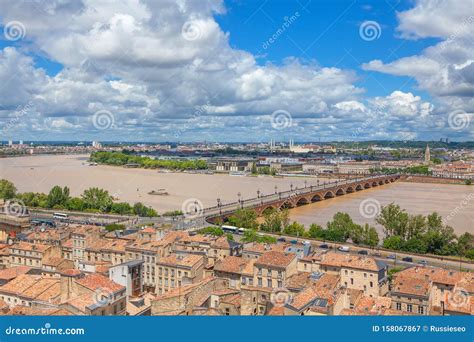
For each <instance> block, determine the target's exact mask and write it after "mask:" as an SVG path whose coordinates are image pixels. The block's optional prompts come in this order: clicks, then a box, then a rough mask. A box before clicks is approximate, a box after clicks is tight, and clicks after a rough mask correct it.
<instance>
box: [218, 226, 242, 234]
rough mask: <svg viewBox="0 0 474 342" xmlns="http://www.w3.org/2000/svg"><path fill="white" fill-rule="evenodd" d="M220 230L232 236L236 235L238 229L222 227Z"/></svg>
mask: <svg viewBox="0 0 474 342" xmlns="http://www.w3.org/2000/svg"><path fill="white" fill-rule="evenodd" d="M222 230H223V231H224V232H225V233H233V234H236V233H238V231H239V228H237V227H234V226H222Z"/></svg>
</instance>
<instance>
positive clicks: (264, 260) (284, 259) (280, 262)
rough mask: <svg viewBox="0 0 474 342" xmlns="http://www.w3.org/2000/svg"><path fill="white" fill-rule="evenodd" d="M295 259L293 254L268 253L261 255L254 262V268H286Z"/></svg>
mask: <svg viewBox="0 0 474 342" xmlns="http://www.w3.org/2000/svg"><path fill="white" fill-rule="evenodd" d="M295 259H296V255H295V254H292V253H290V254H285V253H282V252H276V251H270V252H266V253H263V254H262V255H261V256H260V257H259V258H258V259H257V261H256V262H255V265H256V266H260V265H262V266H268V267H287V266H288V265H289V264H290V263H291V262H292V261H293V260H295Z"/></svg>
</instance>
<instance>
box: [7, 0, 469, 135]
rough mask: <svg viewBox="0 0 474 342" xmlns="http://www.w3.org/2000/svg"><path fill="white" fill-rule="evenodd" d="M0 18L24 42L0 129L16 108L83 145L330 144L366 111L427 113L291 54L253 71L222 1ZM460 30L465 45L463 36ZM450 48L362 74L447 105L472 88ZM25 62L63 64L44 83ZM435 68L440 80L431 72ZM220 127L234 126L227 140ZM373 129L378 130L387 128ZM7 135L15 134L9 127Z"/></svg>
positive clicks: (415, 33)
mask: <svg viewBox="0 0 474 342" xmlns="http://www.w3.org/2000/svg"><path fill="white" fill-rule="evenodd" d="M416 8H417V7H415V9H416ZM415 9H414V10H413V11H414V12H413V13H412V14H410V13H401V14H400V21H401V23H400V28H399V29H400V32H401V35H402V36H406V37H408V36H410V39H412V38H424V37H426V36H432V35H441V34H443V37H449V35H450V34H452V32H453V31H449V32H448V31H446V32H443V33H441V31H440V32H437V31H430V30H429V29H428V28H427V26H429V24H428V23H427V22H425V21H424V20H422V19H421V17H420V16H422V15H423V14H420V11H415ZM435 10H436V9H435V8H433V9H431V8H430V11H435ZM0 13H2V23H3V24H5V23H7V22H9V21H11V20H17V21H20V22H21V23H23V25H24V26H25V28H26V35H25V38H24V40H23V41H21V42H19V43H18V44H17V45H15V47H7V48H4V49H3V51H1V52H0V81H1V83H2V84H4V85H5V86H4V89H3V90H2V92H1V93H0V114H1V118H2V119H1V120H2V121H3V122H4V123H5V121H6V119H7V118H8V117H11V115H14V114H13V113H14V112H13V110H14V109H15V108H16V107H18V106H24V105H25V104H26V103H29V102H31V103H32V104H33V105H34V111H32V113H31V115H29V116H28V119H26V118H25V119H24V120H25V121H24V122H25V125H26V126H27V127H29V129H28V132H33V133H31V134H34V132H42V133H44V132H48V130H54V132H55V134H56V136H57V137H59V133H64V136H69V137H70V133H71V132H81V134H82V136H83V137H84V139H85V138H87V137H93V138H94V137H95V138H96V137H97V136H99V137H100V138H103V139H114V140H117V139H123V140H133V139H135V140H136V139H138V138H140V139H138V140H147V139H152V140H153V139H157V140H175V139H176V138H177V137H178V139H182V140H196V139H201V138H203V139H208V138H209V137H210V138H211V140H212V139H216V140H246V139H252V140H255V138H256V137H259V136H262V137H264V139H266V137H269V136H272V135H275V134H280V135H281V134H288V136H293V137H298V136H301V137H304V138H307V139H314V138H319V137H326V138H328V139H340V138H344V137H346V138H347V137H350V134H349V133H347V132H348V130H349V132H350V129H351V127H352V128H353V126H354V123H361V122H364V120H366V117H367V115H369V116H370V115H375V114H373V113H377V111H376V110H375V109H373V108H374V107H376V106H380V105H383V106H384V108H385V109H386V110H387V111H388V112H389V113H390V114H389V115H388V116H387V117H386V119H387V120H399V119H400V118H409V119H415V118H424V117H427V116H429V115H431V113H432V112H433V105H431V104H430V103H428V102H426V101H422V100H421V98H420V97H419V96H416V95H414V94H411V93H402V92H394V93H392V94H390V95H388V96H387V97H385V98H384V97H381V98H375V99H364V98H363V94H364V92H365V90H364V89H362V88H360V87H359V86H357V85H356V84H357V75H356V73H355V72H354V71H352V70H345V69H341V68H337V67H324V66H319V65H318V64H317V63H315V62H312V63H302V62H301V61H299V60H297V59H294V58H288V59H286V60H285V61H283V63H282V64H279V65H274V64H271V63H267V64H263V65H262V64H259V63H257V61H256V57H255V56H253V55H252V54H250V53H248V52H246V51H243V50H239V49H237V48H234V47H231V46H230V44H229V34H230V33H229V32H224V31H223V30H222V29H221V27H220V26H219V25H218V23H217V22H216V20H215V18H214V16H215V15H216V14H225V6H224V4H223V1H221V0H207V1H204V0H202V1H201V0H199V1H198V0H180V1H174V0H153V1H151V0H150V1H139V0H123V1H120V2H111V1H108V0H104V1H100V0H95V1H92V0H82V1H76V0H74V1H73V0H55V1H48V2H44V3H43V2H41V1H40V2H39V3H37V2H34V1H32V2H29V1H19V2H0ZM417 18H419V19H417ZM453 18H454V17H453ZM452 20H454V19H452ZM417 22H418V23H419V25H417ZM420 23H422V24H420ZM450 23H451V22H447V23H446V24H443V26H446V27H448V26H450ZM425 26H426V27H425ZM420 27H424V28H423V29H422V28H420ZM455 32H458V31H455ZM459 32H460V33H458V35H459V37H461V38H460V39H464V38H463V37H465V33H464V29H463V30H460V31H459ZM433 49H435V48H433ZM459 49H460V50H459V51H458V52H457V53H456V57H452V56H446V58H448V57H449V58H450V60H451V59H452V60H453V63H451V64H449V65H448V64H446V62H445V61H444V60H442V59H437V58H435V57H433V56H436V53H435V52H432V53H430V52H429V51H426V52H425V53H424V55H423V56H414V57H407V60H406V61H394V62H390V63H384V62H382V61H371V62H369V63H367V64H366V65H364V68H366V69H370V70H377V71H380V72H388V73H393V74H396V75H409V76H412V77H415V78H416V79H417V80H418V82H419V83H420V85H421V86H422V87H425V88H427V89H431V88H435V89H434V90H436V91H439V92H440V93H442V92H445V93H446V94H445V95H446V96H452V97H453V99H452V100H451V101H450V104H452V103H454V102H455V101H456V99H457V98H458V95H459V93H462V92H464V93H466V92H467V93H468V92H469V91H470V90H471V86H472V79H473V77H472V75H473V72H472V70H473V65H472V63H468V61H467V59H466V58H464V57H463V56H468V55H471V53H472V52H471V51H468V49H467V48H465V49H461V48H459ZM450 51H452V50H450ZM33 54H38V55H41V56H46V57H47V58H49V59H51V60H53V61H56V62H58V63H60V64H61V65H63V67H64V68H63V69H62V70H61V71H60V72H59V73H58V74H56V75H54V76H52V75H47V74H46V73H45V71H44V70H42V69H40V68H38V67H36V66H35V63H34V60H33V58H32V57H31V55H33ZM440 69H441V70H443V73H442V75H440V74H439V73H437V72H435V71H436V70H440ZM435 74H436V75H435ZM459 75H462V78H461V76H459ZM442 82H445V84H444V85H443V86H439V84H438V83H442ZM453 85H455V87H454V88H453ZM453 89H454V90H453ZM443 96H444V95H443ZM454 98H456V99H454ZM461 102H462V101H461ZM443 105H445V106H447V107H449V106H448V104H443ZM276 110H286V111H288V112H290V113H291V115H292V118H293V123H294V125H293V126H292V127H291V128H289V129H288V130H287V131H285V132H284V133H283V132H275V130H273V129H272V127H271V125H270V124H269V118H270V115H271V113H272V112H274V111H276ZM98 111H108V112H110V113H111V114H112V115H113V119H114V128H113V130H112V129H111V130H102V131H98V130H97V129H96V127H94V125H93V124H92V118H93V115H94V114H95V113H97V112H98ZM27 120H29V121H27ZM408 123H409V121H407V124H408ZM226 126H227V127H233V135H232V136H231V137H229V135H228V134H226V133H225V132H224V131H225V130H223V128H224V127H226ZM382 126H383V125H382ZM382 126H381V127H380V130H378V131H377V132H378V133H380V132H384V131H385V128H384V127H389V126H390V125H386V126H383V127H382ZM22 127H23V126H21V125H18V126H17V127H16V128H17V130H18V131H21V129H22ZM392 127H393V126H392ZM410 129H411V128H407V127H403V128H400V130H402V131H403V132H407V130H410ZM413 129H415V127H413ZM378 133H374V134H378ZM10 134H12V135H13V134H19V133H18V132H16V131H15V130H14V129H12V130H11V132H10ZM23 134H25V131H23ZM35 137H38V135H35ZM35 137H32V138H35ZM25 138H27V137H25ZM208 140H209V139H208Z"/></svg>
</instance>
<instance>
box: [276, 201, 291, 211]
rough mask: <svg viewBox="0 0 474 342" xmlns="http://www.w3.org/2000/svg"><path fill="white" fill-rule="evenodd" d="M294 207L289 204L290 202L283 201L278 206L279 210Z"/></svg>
mask: <svg viewBox="0 0 474 342" xmlns="http://www.w3.org/2000/svg"><path fill="white" fill-rule="evenodd" d="M294 207H295V206H294V205H293V203H291V202H290V201H285V202H283V203H282V205H280V210H283V209H291V208H294Z"/></svg>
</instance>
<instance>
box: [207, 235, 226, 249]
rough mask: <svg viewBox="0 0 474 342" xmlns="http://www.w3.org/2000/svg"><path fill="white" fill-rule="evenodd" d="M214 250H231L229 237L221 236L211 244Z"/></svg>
mask: <svg viewBox="0 0 474 342" xmlns="http://www.w3.org/2000/svg"><path fill="white" fill-rule="evenodd" d="M211 247H212V248H220V249H230V248H231V246H230V243H229V241H228V240H227V236H225V235H224V236H221V237H219V238H218V239H217V240H215V241H214V242H212V244H211Z"/></svg>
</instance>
